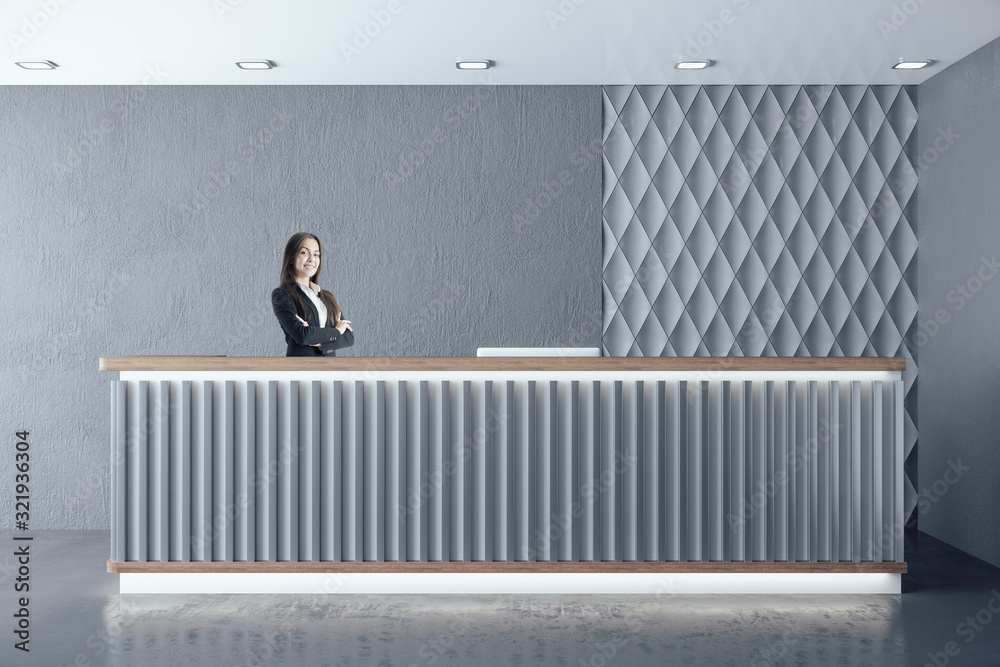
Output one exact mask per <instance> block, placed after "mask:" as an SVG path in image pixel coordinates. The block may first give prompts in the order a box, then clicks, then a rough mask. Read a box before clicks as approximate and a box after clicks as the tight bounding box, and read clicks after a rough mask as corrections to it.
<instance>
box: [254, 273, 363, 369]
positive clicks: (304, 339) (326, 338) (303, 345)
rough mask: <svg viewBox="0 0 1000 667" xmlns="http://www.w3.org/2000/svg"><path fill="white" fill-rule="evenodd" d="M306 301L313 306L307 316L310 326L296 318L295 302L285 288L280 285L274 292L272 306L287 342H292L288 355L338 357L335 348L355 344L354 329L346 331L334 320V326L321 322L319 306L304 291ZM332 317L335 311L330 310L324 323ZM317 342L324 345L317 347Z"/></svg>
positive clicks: (307, 305) (289, 344) (303, 297)
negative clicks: (338, 326)
mask: <svg viewBox="0 0 1000 667" xmlns="http://www.w3.org/2000/svg"><path fill="white" fill-rule="evenodd" d="M296 289H301V288H296ZM302 301H303V302H305V304H306V308H308V309H309V312H308V314H307V317H306V321H307V322H309V326H305V325H304V324H302V323H301V322H299V321H298V320H297V319H296V318H295V315H296V313H295V304H294V303H293V302H292V299H291V298H290V297H289V296H288V294H286V293H285V290H283V289H282V288H280V287H277V288H275V289H274V291H273V292H271V307H272V308H273V309H274V314H275V316H276V317H277V318H278V323H279V324H281V328H282V330H283V331H284V332H285V342H286V343H288V351H287V352H286V353H285V356H286V357H313V356H316V357H318V356H323V357H335V356H337V353H336V352H335V351H334V350H337V349H338V348H341V347H350V346H351V345H354V332H353V331H351V330H350V329H347V330H346V331H344V333H340V331H338V330H337V328H336V327H334V326H332V324H331V326H323V327H321V326H319V325H318V324H317V323H318V322H319V311H317V310H316V306H314V305H313V303H312V300H310V299H309V297H307V296H306V295H305V294H303V295H302ZM332 317H333V313H328V315H327V322H325V323H324V324H330V322H329V320H330V318H332ZM316 343H320V344H321V345H322V347H313V345H315V344H316Z"/></svg>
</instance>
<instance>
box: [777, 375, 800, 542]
mask: <svg viewBox="0 0 1000 667" xmlns="http://www.w3.org/2000/svg"><path fill="white" fill-rule="evenodd" d="M787 386H788V389H787V391H788V434H787V435H788V450H787V452H788V454H787V455H788V459H787V461H788V466H787V467H786V468H785V470H784V472H785V479H786V480H787V481H786V484H787V485H788V513H787V514H786V515H783V516H782V518H781V520H783V521H787V522H788V526H787V533H788V554H787V556H786V557H785V558H784V559H783V560H789V561H795V560H798V546H799V522H798V516H799V502H800V501H801V498H799V495H798V492H799V487H800V486H801V485H800V484H799V483H798V482H799V480H798V470H797V464H798V462H799V460H800V458H799V457H800V456H801V451H800V445H801V442H802V433H803V431H804V429H803V426H804V420H802V419H801V418H800V415H799V407H800V406H801V405H802V401H801V400H800V396H799V391H798V390H799V387H801V385H800V384H799V383H797V382H794V381H793V382H789V383H788V384H787Z"/></svg>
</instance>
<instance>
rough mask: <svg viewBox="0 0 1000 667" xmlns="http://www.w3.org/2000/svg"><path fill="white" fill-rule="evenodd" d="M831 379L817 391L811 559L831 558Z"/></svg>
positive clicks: (821, 383) (826, 559) (818, 386)
mask: <svg viewBox="0 0 1000 667" xmlns="http://www.w3.org/2000/svg"><path fill="white" fill-rule="evenodd" d="M831 401H832V395H831V393H830V383H829V382H820V383H819V384H818V385H817V395H816V406H817V410H816V419H815V422H816V450H815V453H816V456H815V458H814V461H815V463H816V475H815V477H814V479H813V481H814V483H815V484H814V486H813V488H814V489H815V494H816V516H815V517H814V523H813V526H814V534H815V535H816V546H815V550H814V552H813V554H814V555H813V558H811V559H810V560H817V561H829V560H830V537H831V534H830V449H831V443H830V439H831V438H830V433H831V431H830V407H831Z"/></svg>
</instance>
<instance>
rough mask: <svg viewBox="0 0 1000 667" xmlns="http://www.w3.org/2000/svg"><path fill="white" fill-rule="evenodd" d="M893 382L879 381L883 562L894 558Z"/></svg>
mask: <svg viewBox="0 0 1000 667" xmlns="http://www.w3.org/2000/svg"><path fill="white" fill-rule="evenodd" d="M895 391H896V383H895V382H883V383H882V396H881V399H882V447H881V449H880V451H879V455H880V456H881V458H882V493H881V496H882V516H881V520H880V521H879V526H880V530H879V534H880V539H879V547H880V548H881V550H882V558H881V560H882V561H883V562H892V561H895V560H896V538H895V534H896V532H897V531H896V521H895V516H896V507H895V505H896V488H895V483H896V480H895V474H894V473H895V470H894V468H895V463H896V451H895V450H896V446H895V445H896V435H895V427H896V419H895V416H894V414H893V412H894V410H895V408H896V401H895Z"/></svg>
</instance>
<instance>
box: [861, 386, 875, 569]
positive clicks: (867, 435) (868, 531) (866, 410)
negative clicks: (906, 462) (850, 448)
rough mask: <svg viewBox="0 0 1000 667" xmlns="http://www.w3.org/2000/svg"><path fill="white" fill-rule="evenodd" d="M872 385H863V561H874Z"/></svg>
mask: <svg viewBox="0 0 1000 667" xmlns="http://www.w3.org/2000/svg"><path fill="white" fill-rule="evenodd" d="M873 403H874V397H873V395H872V383H871V382H862V383H861V475H860V477H858V478H857V479H859V480H860V482H861V495H860V500H859V507H858V510H859V512H860V515H861V544H860V548H861V556H860V558H861V560H862V561H870V560H872V556H873V551H872V546H873V539H872V536H873V526H872V481H873V480H872V473H873V468H872V458H873V453H874V447H875V442H874V439H873V430H874V421H873V418H874V414H873V412H872V407H873Z"/></svg>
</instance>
